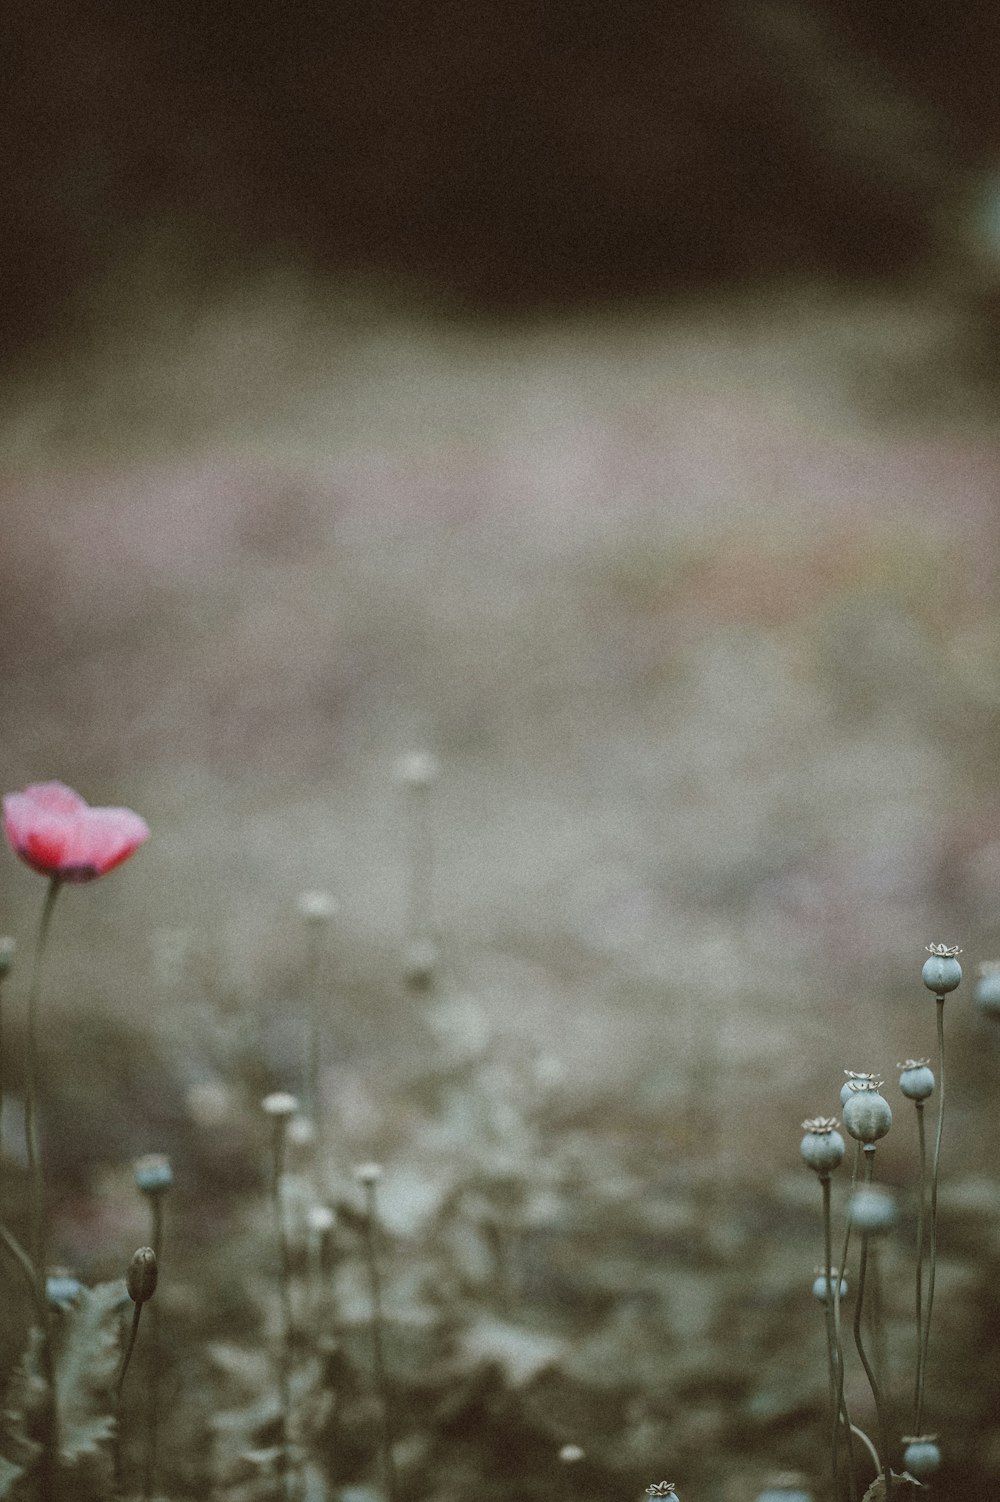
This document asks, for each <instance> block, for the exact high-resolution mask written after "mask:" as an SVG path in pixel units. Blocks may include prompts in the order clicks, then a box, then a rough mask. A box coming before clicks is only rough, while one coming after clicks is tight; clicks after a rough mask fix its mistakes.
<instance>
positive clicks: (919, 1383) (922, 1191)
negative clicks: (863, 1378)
mask: <svg viewBox="0 0 1000 1502" xmlns="http://www.w3.org/2000/svg"><path fill="white" fill-rule="evenodd" d="M914 1105H915V1106H916V1108H917V1141H918V1144H919V1154H920V1179H919V1184H918V1189H917V1194H918V1198H917V1278H916V1326H917V1371H916V1377H915V1379H914V1384H913V1433H914V1434H919V1433H920V1428H919V1424H920V1414H921V1407H922V1403H921V1394H922V1392H923V1374H924V1316H923V1288H924V1219H925V1210H926V1199H927V1133H926V1130H925V1127H924V1103H923V1101H922V1100H917V1101H914Z"/></svg>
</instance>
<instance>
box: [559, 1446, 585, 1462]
mask: <svg viewBox="0 0 1000 1502" xmlns="http://www.w3.org/2000/svg"><path fill="white" fill-rule="evenodd" d="M559 1459H560V1460H561V1461H562V1462H563V1464H564V1465H575V1464H576V1462H577V1461H578V1460H582V1459H583V1451H582V1450H581V1448H580V1446H579V1445H563V1446H562V1448H561V1450H560V1451H559Z"/></svg>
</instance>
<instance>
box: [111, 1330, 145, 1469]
mask: <svg viewBox="0 0 1000 1502" xmlns="http://www.w3.org/2000/svg"><path fill="white" fill-rule="evenodd" d="M141 1317H142V1304H141V1303H137V1304H136V1305H135V1306H134V1308H133V1310H132V1328H131V1330H130V1331H129V1337H128V1344H127V1345H126V1347H125V1354H124V1356H123V1357H122V1364H121V1368H120V1370H119V1372H118V1385H117V1387H116V1388H115V1447H114V1463H115V1496H116V1497H120V1496H121V1495H122V1493H123V1487H122V1389H123V1387H124V1386H125V1373H126V1372H127V1371H128V1366H129V1362H130V1361H131V1360H132V1352H133V1350H134V1349H135V1341H136V1336H137V1335H138V1334H139V1320H140V1318H141Z"/></svg>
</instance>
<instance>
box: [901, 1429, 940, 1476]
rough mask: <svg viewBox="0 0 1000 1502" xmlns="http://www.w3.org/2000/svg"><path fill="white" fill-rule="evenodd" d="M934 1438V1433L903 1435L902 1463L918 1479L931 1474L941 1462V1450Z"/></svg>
mask: <svg viewBox="0 0 1000 1502" xmlns="http://www.w3.org/2000/svg"><path fill="white" fill-rule="evenodd" d="M936 1440H937V1435H936V1434H917V1435H912V1434H904V1435H903V1443H904V1444H905V1445H906V1449H905V1450H904V1451H903V1465H904V1466H905V1467H906V1469H907V1470H908V1471H909V1473H910V1475H911V1476H916V1478H917V1480H918V1481H922V1480H923V1478H924V1477H925V1476H933V1474H934V1472H935V1471H936V1470H937V1469H938V1467H939V1466H940V1464H941V1451H940V1449H939V1447H938V1445H937V1444H936V1443H935V1441H936Z"/></svg>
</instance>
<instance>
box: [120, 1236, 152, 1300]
mask: <svg viewBox="0 0 1000 1502" xmlns="http://www.w3.org/2000/svg"><path fill="white" fill-rule="evenodd" d="M159 1275H160V1270H159V1268H158V1267H157V1265H156V1253H155V1252H154V1251H153V1248H152V1247H151V1246H141V1247H140V1248H139V1250H138V1251H137V1252H133V1253H132V1261H131V1262H130V1263H129V1265H128V1271H127V1272H126V1274H125V1287H126V1288H127V1289H128V1296H129V1298H130V1299H131V1300H132V1302H133V1304H144V1303H145V1302H146V1300H147V1299H151V1298H152V1297H153V1294H154V1293H155V1292H156V1280H157V1278H158V1277H159Z"/></svg>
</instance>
